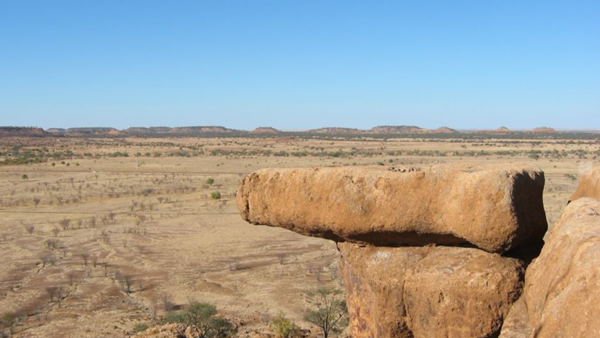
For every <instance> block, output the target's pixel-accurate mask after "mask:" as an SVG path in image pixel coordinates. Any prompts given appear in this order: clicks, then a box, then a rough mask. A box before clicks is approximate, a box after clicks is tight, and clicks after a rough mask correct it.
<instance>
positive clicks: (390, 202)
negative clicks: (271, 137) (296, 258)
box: [237, 165, 547, 253]
mask: <svg viewBox="0 0 600 338" xmlns="http://www.w3.org/2000/svg"><path fill="white" fill-rule="evenodd" d="M543 188H544V174H543V172H542V171H541V170H540V169H538V168H534V167H528V166H514V165H509V166H466V165H448V166H436V167H431V168H428V169H424V170H421V171H414V172H393V171H389V170H387V169H382V168H379V167H378V168H356V167H347V168H314V169H263V170H259V171H257V172H254V173H252V174H251V175H249V176H247V177H246V178H245V179H244V180H243V182H242V184H241V186H240V188H239V190H238V193H237V203H238V207H239V210H240V213H241V215H242V217H243V218H244V219H245V220H246V221H248V222H250V223H253V224H264V225H271V226H277V227H282V228H287V229H290V230H292V231H295V232H298V233H301V234H304V235H310V236H319V237H324V238H329V239H334V240H336V241H350V242H355V243H367V244H373V245H379V246H399V245H426V244H431V243H435V244H446V245H473V246H477V247H478V248H481V249H484V250H486V251H489V252H498V253H503V252H506V251H508V250H511V249H514V248H518V247H523V246H527V245H529V244H531V243H532V242H536V241H541V239H542V238H543V236H544V233H545V232H546V229H547V222H546V217H545V213H544V207H543V202H542V192H543Z"/></svg>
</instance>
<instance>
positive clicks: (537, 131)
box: [529, 127, 558, 134]
mask: <svg viewBox="0 0 600 338" xmlns="http://www.w3.org/2000/svg"><path fill="white" fill-rule="evenodd" d="M529 132H530V133H532V134H556V133H558V132H557V131H556V130H555V129H552V128H549V127H539V128H534V129H532V130H530V131H529Z"/></svg>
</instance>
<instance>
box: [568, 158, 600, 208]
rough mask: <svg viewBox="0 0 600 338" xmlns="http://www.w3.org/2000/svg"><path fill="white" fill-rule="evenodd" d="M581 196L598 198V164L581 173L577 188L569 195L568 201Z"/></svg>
mask: <svg viewBox="0 0 600 338" xmlns="http://www.w3.org/2000/svg"><path fill="white" fill-rule="evenodd" d="M582 197H591V198H595V199H597V200H600V166H596V167H593V168H590V169H587V170H585V171H584V172H583V173H582V174H581V177H580V180H579V185H578V186H577V190H575V192H574V193H573V195H571V197H570V198H569V202H573V201H575V200H577V199H579V198H582Z"/></svg>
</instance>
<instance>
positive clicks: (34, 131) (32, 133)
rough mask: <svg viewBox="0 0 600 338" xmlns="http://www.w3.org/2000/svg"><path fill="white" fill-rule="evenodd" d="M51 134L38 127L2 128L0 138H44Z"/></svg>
mask: <svg viewBox="0 0 600 338" xmlns="http://www.w3.org/2000/svg"><path fill="white" fill-rule="evenodd" d="M49 135H50V134H49V133H48V132H46V131H44V129H42V128H36V127H0V137H3V136H29V137H43V136H49Z"/></svg>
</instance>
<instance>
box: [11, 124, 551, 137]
mask: <svg viewBox="0 0 600 338" xmlns="http://www.w3.org/2000/svg"><path fill="white" fill-rule="evenodd" d="M459 133H463V134H480V135H517V134H521V135H527V134H535V135H541V136H542V137H543V136H545V135H551V134H558V133H560V132H559V131H556V130H555V129H553V128H549V127H539V128H534V129H531V130H516V131H515V130H510V129H508V128H507V127H500V128H497V129H480V130H460V131H458V130H456V129H452V128H449V127H439V128H437V129H427V128H421V127H418V126H413V125H396V126H394V125H383V126H376V127H373V128H371V129H358V128H344V127H325V128H317V129H309V130H302V131H281V130H278V129H275V128H273V127H258V128H256V129H254V130H251V131H249V130H240V129H230V128H226V127H223V126H183V127H164V126H158V127H130V128H127V129H123V130H118V129H115V128H108V127H86V128H66V129H65V128H50V129H47V130H44V129H42V128H36V127H0V137H6V136H32V137H41V136H66V137H68V136H75V137H77V136H83V137H85V136H97V137H102V136H106V137H124V136H125V137H126V136H149V137H151V136H153V135H155V136H163V137H164V136H173V137H193V136H200V135H213V136H218V135H236V136H245V135H253V134H254V135H294V134H319V135H340V136H341V135H345V136H363V135H364V136H369V135H380V136H385V135H412V136H414V135H436V134H439V135H452V134H459Z"/></svg>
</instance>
